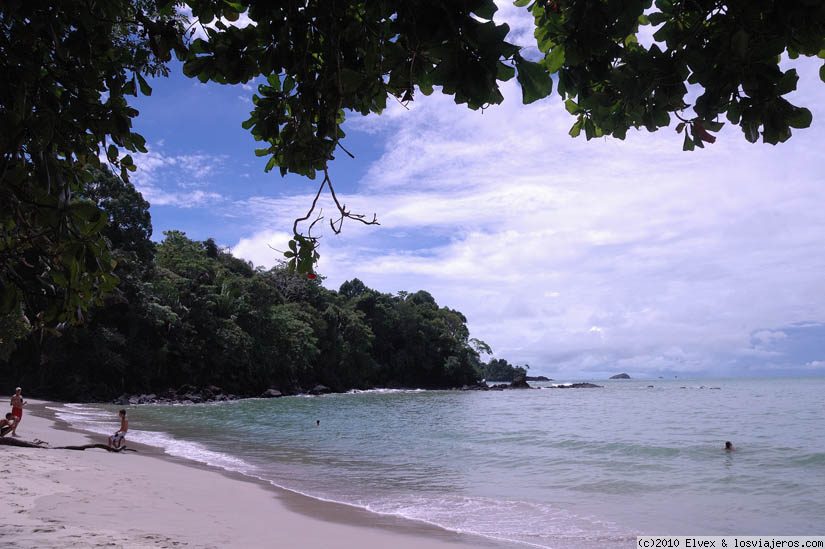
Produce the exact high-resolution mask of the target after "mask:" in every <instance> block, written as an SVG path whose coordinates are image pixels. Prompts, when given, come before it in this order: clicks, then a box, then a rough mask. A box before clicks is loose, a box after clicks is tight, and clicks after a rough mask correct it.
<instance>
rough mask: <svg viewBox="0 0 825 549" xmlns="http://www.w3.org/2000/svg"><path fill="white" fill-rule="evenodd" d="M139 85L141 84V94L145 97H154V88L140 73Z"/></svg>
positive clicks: (138, 77) (138, 76)
mask: <svg viewBox="0 0 825 549" xmlns="http://www.w3.org/2000/svg"><path fill="white" fill-rule="evenodd" d="M137 80H138V84H140V93H142V94H143V95H152V87H151V86H150V85H149V83H148V82H146V79H145V78H143V76H141V75H140V73H138V75H137Z"/></svg>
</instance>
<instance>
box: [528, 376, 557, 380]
mask: <svg viewBox="0 0 825 549" xmlns="http://www.w3.org/2000/svg"><path fill="white" fill-rule="evenodd" d="M526 380H527V381H553V380H552V379H550V378H549V377H545V376H527V377H526Z"/></svg>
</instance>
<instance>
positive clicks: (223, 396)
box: [113, 385, 240, 406]
mask: <svg viewBox="0 0 825 549" xmlns="http://www.w3.org/2000/svg"><path fill="white" fill-rule="evenodd" d="M238 398H240V397H239V396H237V395H233V394H231V393H225V392H224V391H223V389H221V388H220V387H217V386H215V385H208V386H206V387H200V388H198V387H195V386H193V385H181V386H180V387H179V388H178V389H171V388H170V389H167V390H165V391H163V392H162V393H160V394H155V393H148V394H140V395H128V394H122V395H120V396H119V397H117V398H116V399H115V400H114V401H113V402H114V404H118V405H120V406H137V405H139V404H177V403H183V404H198V403H200V402H221V401H225V400H237V399H238Z"/></svg>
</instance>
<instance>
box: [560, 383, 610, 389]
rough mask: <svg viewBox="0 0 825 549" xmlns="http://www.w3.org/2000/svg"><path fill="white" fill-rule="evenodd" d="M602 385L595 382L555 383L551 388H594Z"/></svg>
mask: <svg viewBox="0 0 825 549" xmlns="http://www.w3.org/2000/svg"><path fill="white" fill-rule="evenodd" d="M601 387H602V386H601V385H596V384H595V383H568V384H566V385H564V384H562V385H553V386H552V387H551V389H592V388H601Z"/></svg>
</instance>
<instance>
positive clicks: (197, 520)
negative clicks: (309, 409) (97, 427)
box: [0, 399, 502, 549]
mask: <svg viewBox="0 0 825 549" xmlns="http://www.w3.org/2000/svg"><path fill="white" fill-rule="evenodd" d="M28 402H29V404H28V406H27V407H26V411H25V414H24V417H23V421H22V422H21V424H20V428H19V431H18V435H19V438H20V440H26V441H32V440H35V439H40V440H43V441H47V442H48V443H49V445H50V446H62V445H83V444H90V443H99V442H105V441H104V440H101V439H102V438H103V437H101V436H100V435H90V434H85V433H81V432H78V431H73V430H68V429H64V428H60V427H61V426H59V425H58V424H57V423H56V422H55V421H53V412H52V411H51V410H50V409H49V408H53V407H56V406H60V404H52V403H48V402H44V401H36V400H31V399H28ZM115 421H116V419H115V418H113V426H114V427H116V425H115ZM113 430H114V429H113ZM129 447H131V448H135V449H137V452H122V453H110V452H107V451H105V450H102V449H88V450H85V451H77V450H59V449H37V448H21V447H12V446H0V452H2V455H3V465H2V467H0V472H1V473H2V475H3V481H4V485H5V486H4V490H3V491H4V494H5V495H4V498H3V499H4V503H5V508H6V512H5V516H4V520H3V521H2V522H1V523H0V539H3V540H4V543H5V542H7V543H9V544H10V545H11V544H13V545H14V546H16V547H38V548H39V547H216V548H217V547H301V548H350V547H352V548H355V547H375V548H379V547H382V548H383V547H393V548H401V549H403V548H410V549H412V548H420V547H426V548H452V549H458V548H461V547H479V546H481V547H502V545H500V544H496V543H494V542H491V541H488V540H486V539H485V538H479V537H475V536H464V535H461V534H456V533H453V532H449V531H446V530H442V529H440V528H436V527H433V526H429V525H427V524H423V523H417V522H413V521H405V520H402V519H397V518H395V517H386V516H381V515H376V514H373V513H369V512H367V511H362V510H359V509H355V508H351V507H348V506H345V505H339V504H334V503H327V502H323V501H318V500H314V499H312V498H308V497H305V496H301V495H298V494H294V493H291V492H288V491H285V490H280V489H277V488H275V487H270V486H269V485H266V484H264V483H259V482H253V481H250V480H245V477H240V476H232V475H227V474H224V473H222V472H219V471H218V470H212V469H209V468H206V467H201V466H197V465H195V464H193V463H190V462H184V461H182V460H176V459H174V458H169V457H164V454H163V452H162V450H160V449H157V448H152V447H147V446H140V445H134V444H131V443H130V444H129Z"/></svg>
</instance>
